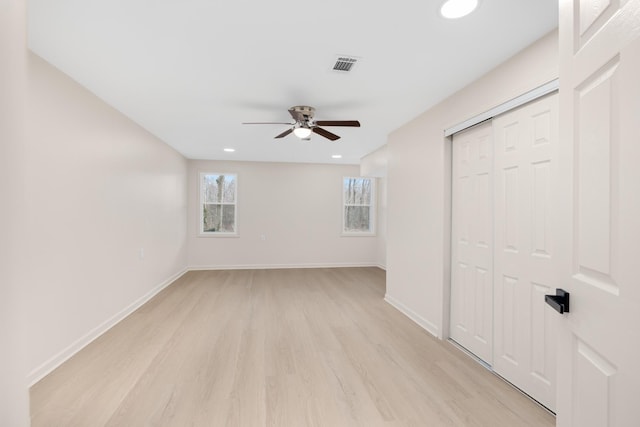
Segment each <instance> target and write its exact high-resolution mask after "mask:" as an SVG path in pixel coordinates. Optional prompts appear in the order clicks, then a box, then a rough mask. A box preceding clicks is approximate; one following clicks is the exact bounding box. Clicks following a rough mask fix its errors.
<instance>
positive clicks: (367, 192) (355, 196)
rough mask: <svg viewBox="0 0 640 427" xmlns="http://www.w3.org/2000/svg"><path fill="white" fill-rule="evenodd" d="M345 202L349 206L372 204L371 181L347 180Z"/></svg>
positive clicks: (345, 182) (360, 179)
mask: <svg viewBox="0 0 640 427" xmlns="http://www.w3.org/2000/svg"><path fill="white" fill-rule="evenodd" d="M344 202H345V204H347V205H369V204H371V179H369V178H345V179H344Z"/></svg>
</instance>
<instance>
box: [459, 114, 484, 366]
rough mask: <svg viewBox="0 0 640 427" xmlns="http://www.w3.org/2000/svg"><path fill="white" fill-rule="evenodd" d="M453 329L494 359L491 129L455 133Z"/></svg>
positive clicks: (468, 345) (469, 346)
mask: <svg viewBox="0 0 640 427" xmlns="http://www.w3.org/2000/svg"><path fill="white" fill-rule="evenodd" d="M452 144H453V146H452V149H453V165H452V172H453V175H452V191H453V194H452V204H453V206H452V212H453V218H452V236H451V238H452V239H451V252H452V253H451V255H452V260H451V261H452V262H451V265H452V271H451V280H452V282H451V328H450V331H451V332H450V335H451V338H452V339H453V340H455V341H456V342H457V343H459V344H460V345H462V346H463V347H465V348H466V349H467V350H469V351H471V352H472V353H473V354H475V355H476V356H478V357H479V358H480V359H482V360H484V361H485V362H487V363H488V364H491V358H492V352H493V340H492V331H493V321H492V319H493V293H492V289H493V276H492V274H493V273H492V270H493V269H492V262H493V243H492V240H493V228H492V222H493V211H492V202H491V201H492V197H493V196H492V193H493V190H492V189H493V180H492V167H493V164H492V159H491V158H492V152H493V148H492V147H493V142H492V131H491V123H483V124H480V125H477V126H475V127H473V128H470V129H467V130H464V131H462V132H459V133H457V134H455V135H454V136H453V141H452Z"/></svg>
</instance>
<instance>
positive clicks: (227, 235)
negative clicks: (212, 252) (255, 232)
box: [196, 233, 240, 238]
mask: <svg viewBox="0 0 640 427" xmlns="http://www.w3.org/2000/svg"><path fill="white" fill-rule="evenodd" d="M196 237H204V238H210V237H213V238H220V237H222V238H226V237H232V238H233V237H240V235H239V234H238V233H198V235H197V236H196Z"/></svg>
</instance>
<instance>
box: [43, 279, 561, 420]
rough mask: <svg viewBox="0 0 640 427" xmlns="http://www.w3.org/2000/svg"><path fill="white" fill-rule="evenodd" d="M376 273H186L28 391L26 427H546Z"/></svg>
mask: <svg viewBox="0 0 640 427" xmlns="http://www.w3.org/2000/svg"><path fill="white" fill-rule="evenodd" d="M384 286H385V276H384V271H382V270H379V269H376V268H344V269H305V270H242V271H207V272H190V273H188V274H186V275H185V276H183V277H182V278H181V279H179V280H178V281H176V283H174V284H173V285H171V286H170V287H168V288H167V289H165V290H164V291H163V292H161V293H160V294H159V295H158V296H156V297H155V298H154V299H152V300H151V301H150V302H149V303H147V304H145V305H144V306H143V307H142V308H140V309H139V310H138V311H136V312H135V313H133V314H132V315H131V316H129V317H128V318H127V319H125V320H124V321H122V322H121V323H119V324H118V325H117V326H116V327H114V328H113V329H111V330H110V331H109V332H107V333H106V334H104V335H103V336H101V337H100V338H99V339H97V340H96V341H95V342H93V343H92V344H90V345H89V346H87V347H86V348H85V349H83V350H82V351H81V352H79V353H78V354H77V355H76V356H74V357H73V358H72V359H71V360H69V361H68V362H66V363H65V364H64V365H62V366H61V367H60V368H58V369H57V370H56V371H54V372H53V373H52V374H50V375H49V376H47V377H46V378H45V379H43V380H42V381H40V382H39V383H38V384H36V385H35V386H34V387H33V388H32V390H31V412H32V421H33V426H34V427H40V426H42V427H45V426H46V427H55V426H64V427H75V426H79V427H91V426H118V427H123V426H134V427H138V426H176V427H184V426H223V427H227V426H242V427H251V426H282V427H288V426H292V427H302V426H331V427H340V426H366V427H375V426H422V427H424V426H429V427H437V426H490V427H499V426H509V427H516V426H553V425H555V420H554V418H553V417H552V416H551V415H549V414H548V413H547V412H546V411H544V410H543V409H541V408H539V407H538V406H537V405H536V404H534V403H533V402H531V401H529V400H528V399H527V398H526V397H524V396H523V395H522V394H520V393H519V392H518V391H516V390H514V389H513V388H511V387H510V386H509V385H507V384H506V383H504V382H503V381H501V380H500V379H499V378H497V377H496V376H494V375H492V374H491V373H490V372H488V371H487V370H485V369H484V368H483V367H481V366H480V365H478V364H477V363H476V362H474V361H472V360H471V359H470V358H469V357H468V356H467V355H465V354H463V353H462V352H461V351H459V350H458V349H456V348H454V347H453V346H452V345H451V344H449V343H447V342H442V341H439V340H437V339H435V338H433V337H431V336H430V335H429V334H428V333H426V332H425V331H424V330H422V329H421V328H420V327H418V326H417V325H415V324H414V323H413V322H411V321H410V320H409V319H407V318H406V317H404V316H403V315H402V314H401V313H399V312H398V311H396V310H395V309H394V308H393V307H391V306H390V305H388V304H387V303H385V302H384V301H383V297H384Z"/></svg>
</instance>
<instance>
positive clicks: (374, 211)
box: [341, 176, 378, 237]
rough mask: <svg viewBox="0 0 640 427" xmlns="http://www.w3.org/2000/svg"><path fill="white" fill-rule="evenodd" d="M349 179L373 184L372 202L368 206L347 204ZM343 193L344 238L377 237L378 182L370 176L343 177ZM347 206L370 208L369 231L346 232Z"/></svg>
mask: <svg viewBox="0 0 640 427" xmlns="http://www.w3.org/2000/svg"><path fill="white" fill-rule="evenodd" d="M347 179H368V180H369V181H370V182H371V200H370V202H369V204H368V205H356V204H347V203H346V199H345V188H344V184H345V180H347ZM341 191H342V233H341V235H342V236H344V237H372V236H375V235H376V219H377V218H376V217H377V215H376V214H377V209H378V208H377V203H378V202H377V180H376V178H375V177H369V176H343V177H342V181H341ZM347 206H369V230H368V231H347V230H346V225H347V224H346V212H347V210H346V208H347Z"/></svg>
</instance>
